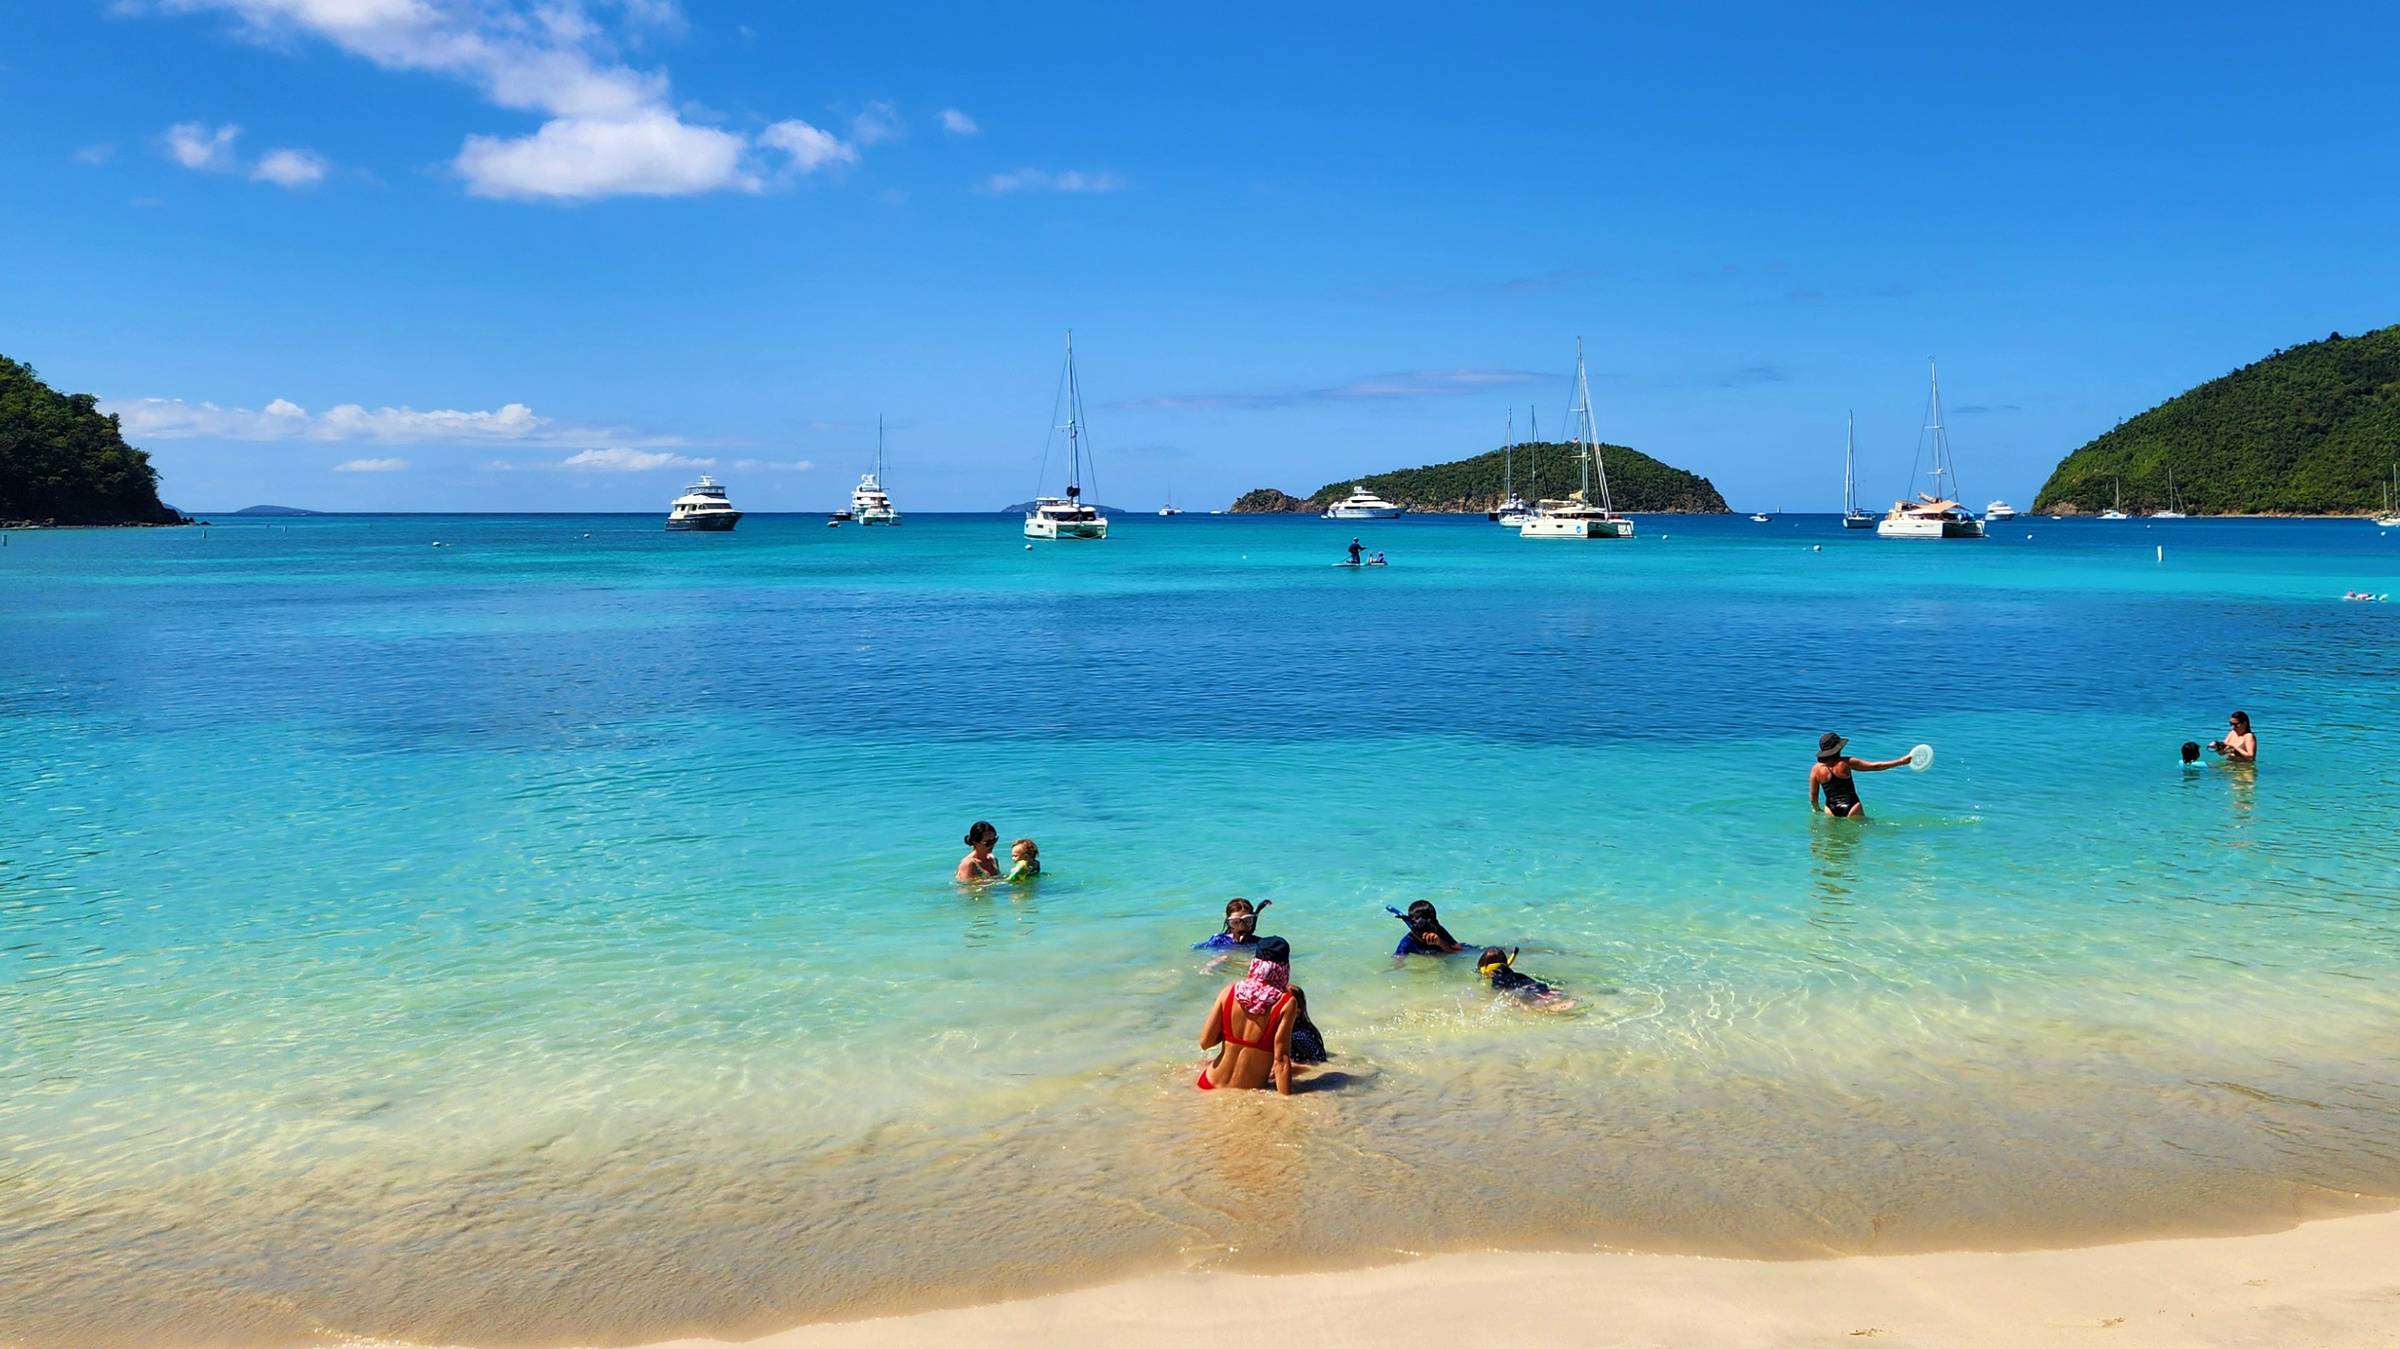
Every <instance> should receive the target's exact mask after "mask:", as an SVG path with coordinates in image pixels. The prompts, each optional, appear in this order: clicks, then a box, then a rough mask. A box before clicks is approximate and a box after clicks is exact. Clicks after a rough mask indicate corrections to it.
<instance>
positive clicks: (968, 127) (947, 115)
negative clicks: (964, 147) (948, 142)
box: [942, 108, 983, 136]
mask: <svg viewBox="0 0 2400 1349" xmlns="http://www.w3.org/2000/svg"><path fill="white" fill-rule="evenodd" d="M942 130H944V131H947V132H949V133H950V134H951V135H953V136H976V135H981V134H982V133H983V128H982V127H979V126H977V125H975V119H974V118H972V117H969V116H967V115H966V114H965V113H963V112H960V111H959V110H958V109H956V108H944V109H942Z"/></svg>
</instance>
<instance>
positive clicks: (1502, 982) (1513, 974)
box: [1475, 946, 1575, 1012]
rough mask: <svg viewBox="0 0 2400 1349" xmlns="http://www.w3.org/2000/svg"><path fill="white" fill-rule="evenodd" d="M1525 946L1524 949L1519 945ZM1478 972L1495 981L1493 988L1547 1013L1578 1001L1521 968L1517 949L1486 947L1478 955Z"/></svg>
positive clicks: (1565, 1008) (1492, 982)
mask: <svg viewBox="0 0 2400 1349" xmlns="http://www.w3.org/2000/svg"><path fill="white" fill-rule="evenodd" d="M1519 949H1522V948H1519ZM1475 973H1476V974H1478V975H1480V976H1482V977H1483V978H1485V979H1488V980H1490V981H1491V985H1492V991H1493V992H1495V993H1500V994H1504V995H1506V996H1508V997H1511V998H1514V999H1516V1000H1517V1001H1518V1002H1521V1003H1523V1004H1525V1005H1526V1006H1527V1007H1531V1008H1534V1009H1536V1010H1539V1011H1544V1012H1563V1011H1565V1010H1567V1009H1568V1008H1570V1007H1572V1006H1574V1005H1575V1004H1574V1003H1573V1002H1571V1001H1569V1000H1568V999H1566V998H1565V997H1563V996H1561V995H1560V993H1559V991H1558V990H1557V989H1555V988H1552V987H1551V986H1550V985H1548V984H1545V983H1543V982H1542V981H1541V980H1539V979H1536V978H1534V977H1533V976H1532V975H1530V974H1526V973H1524V972H1523V971H1521V970H1519V969H1518V968H1517V952H1516V951H1503V950H1501V949H1500V948H1499V947H1497V946H1486V947H1484V948H1483V953H1482V954H1480V955H1478V956H1476V957H1475Z"/></svg>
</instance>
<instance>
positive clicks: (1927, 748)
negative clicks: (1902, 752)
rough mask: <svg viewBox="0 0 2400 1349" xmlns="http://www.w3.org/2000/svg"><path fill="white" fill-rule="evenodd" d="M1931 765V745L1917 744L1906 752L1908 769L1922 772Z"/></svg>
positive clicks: (1913, 771)
mask: <svg viewBox="0 0 2400 1349" xmlns="http://www.w3.org/2000/svg"><path fill="white" fill-rule="evenodd" d="M1931 767H1933V746H1931V745H1919V746H1917V747H1916V748H1915V749H1912V750H1910V751H1909V752H1908V771H1910V772H1912V773H1922V772H1924V771H1925V770H1926V769H1928V768H1931Z"/></svg>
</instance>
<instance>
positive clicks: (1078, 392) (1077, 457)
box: [1067, 328, 1083, 498]
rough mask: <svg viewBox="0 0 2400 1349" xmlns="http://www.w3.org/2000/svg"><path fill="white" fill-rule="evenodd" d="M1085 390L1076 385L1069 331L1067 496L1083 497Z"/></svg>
mask: <svg viewBox="0 0 2400 1349" xmlns="http://www.w3.org/2000/svg"><path fill="white" fill-rule="evenodd" d="M1082 421H1083V390H1082V389H1080V388H1078V387H1076V384H1075V330H1074V329H1072V328H1069V329H1068V330H1067V495H1068V497H1070V498H1076V497H1081V496H1082V495H1083V440H1082V435H1083V427H1082V425H1081V423H1082Z"/></svg>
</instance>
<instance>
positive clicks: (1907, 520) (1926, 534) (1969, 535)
mask: <svg viewBox="0 0 2400 1349" xmlns="http://www.w3.org/2000/svg"><path fill="white" fill-rule="evenodd" d="M1875 536H1876V537H1877V538H1881V539H1980V538H1982V537H1983V522H1982V521H1980V520H1976V519H1972V518H1969V519H1965V520H1946V519H1941V518H1938V517H1923V516H1919V517H1904V518H1901V519H1897V520H1895V519H1892V518H1890V517H1888V516H1887V517H1885V518H1884V519H1882V520H1880V521H1878V522H1876V525H1875Z"/></svg>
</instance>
